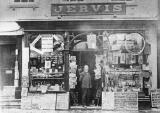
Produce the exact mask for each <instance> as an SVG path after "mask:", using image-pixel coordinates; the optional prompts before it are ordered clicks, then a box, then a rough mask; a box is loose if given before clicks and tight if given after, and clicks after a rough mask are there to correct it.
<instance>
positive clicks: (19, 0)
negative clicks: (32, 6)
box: [14, 0, 35, 2]
mask: <svg viewBox="0 0 160 113" xmlns="http://www.w3.org/2000/svg"><path fill="white" fill-rule="evenodd" d="M14 2H35V0H14Z"/></svg>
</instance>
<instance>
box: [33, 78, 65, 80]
mask: <svg viewBox="0 0 160 113" xmlns="http://www.w3.org/2000/svg"><path fill="white" fill-rule="evenodd" d="M55 79H62V80H63V79H64V78H32V80H55Z"/></svg>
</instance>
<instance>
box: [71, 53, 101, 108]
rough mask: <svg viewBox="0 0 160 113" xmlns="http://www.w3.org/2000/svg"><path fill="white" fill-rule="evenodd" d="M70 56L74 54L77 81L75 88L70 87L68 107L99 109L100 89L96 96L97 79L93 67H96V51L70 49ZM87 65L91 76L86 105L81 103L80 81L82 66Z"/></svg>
mask: <svg viewBox="0 0 160 113" xmlns="http://www.w3.org/2000/svg"><path fill="white" fill-rule="evenodd" d="M70 56H74V57H75V58H76V65H77V71H76V77H77V81H76V82H77V83H76V85H75V88H73V89H70V108H71V109H83V108H87V109H98V108H99V109H101V94H102V93H101V91H100V92H99V93H100V94H99V96H97V90H98V87H97V84H98V83H97V81H96V79H95V72H94V70H95V68H96V52H95V51H72V52H71V53H70ZM85 65H88V67H89V73H90V76H91V84H92V88H90V91H89V92H88V93H89V94H88V96H86V101H87V102H86V104H87V105H86V106H84V105H83V103H82V95H83V94H82V93H83V91H82V87H81V86H82V83H81V81H80V76H81V73H82V72H83V70H84V66H85ZM99 84H100V89H101V90H102V88H101V81H100V83H99Z"/></svg>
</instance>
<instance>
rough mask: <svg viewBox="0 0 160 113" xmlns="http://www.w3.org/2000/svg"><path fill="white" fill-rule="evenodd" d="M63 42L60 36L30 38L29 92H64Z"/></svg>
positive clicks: (39, 35)
mask: <svg viewBox="0 0 160 113" xmlns="http://www.w3.org/2000/svg"><path fill="white" fill-rule="evenodd" d="M63 50H64V40H63V37H62V36H61V35H60V34H38V35H33V36H31V38H30V61H29V64H30V66H29V69H30V71H29V73H30V87H29V91H30V92H41V93H50V92H64V91H65V75H64V72H65V66H64V51H63Z"/></svg>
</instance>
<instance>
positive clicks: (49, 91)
mask: <svg viewBox="0 0 160 113" xmlns="http://www.w3.org/2000/svg"><path fill="white" fill-rule="evenodd" d="M65 92H66V91H64V90H62V91H53V90H48V91H47V92H46V93H45V94H48V93H65ZM30 93H41V91H30Z"/></svg>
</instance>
